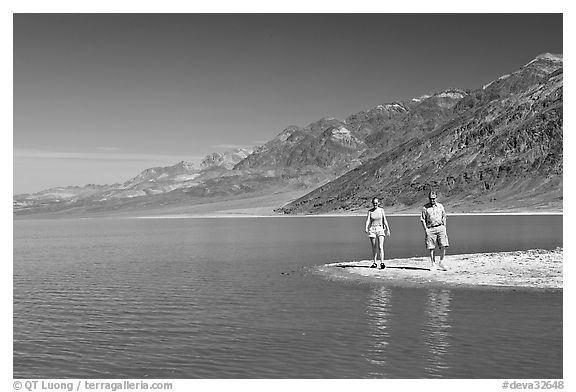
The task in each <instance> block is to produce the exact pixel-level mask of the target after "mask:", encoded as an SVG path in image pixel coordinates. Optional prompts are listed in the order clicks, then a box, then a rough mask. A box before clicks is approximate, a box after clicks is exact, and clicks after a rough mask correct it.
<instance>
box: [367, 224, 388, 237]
mask: <svg viewBox="0 0 576 392" xmlns="http://www.w3.org/2000/svg"><path fill="white" fill-rule="evenodd" d="M385 235H386V234H384V227H382V226H370V227H369V228H368V237H370V238H376V237H378V236H385Z"/></svg>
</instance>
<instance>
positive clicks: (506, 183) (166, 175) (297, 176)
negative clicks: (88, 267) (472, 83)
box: [14, 54, 563, 215]
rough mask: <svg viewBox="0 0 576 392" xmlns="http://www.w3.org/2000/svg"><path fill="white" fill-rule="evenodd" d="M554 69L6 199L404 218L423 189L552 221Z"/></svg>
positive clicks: (557, 151) (552, 61)
mask: <svg viewBox="0 0 576 392" xmlns="http://www.w3.org/2000/svg"><path fill="white" fill-rule="evenodd" d="M562 65H563V64H562V56H561V55H559V56H557V55H550V54H546V55H542V56H538V57H537V58H536V59H534V60H532V61H531V62H529V63H528V64H526V65H525V66H523V67H521V68H520V69H518V70H517V71H515V72H513V73H511V74H507V75H504V76H502V77H500V78H498V79H497V80H494V81H492V82H490V83H488V84H486V85H484V86H483V87H480V88H478V89H476V90H467V91H464V90H460V89H454V88H451V89H447V90H445V91H441V92H438V93H435V94H428V95H423V96H421V97H417V98H413V99H410V100H406V101H401V102H392V103H387V104H381V105H377V106H375V107H374V108H371V109H368V110H364V111H361V112H358V113H355V114H352V115H350V116H348V117H347V118H345V119H343V120H338V119H335V118H323V119H320V120H318V121H316V122H314V123H312V124H310V125H308V126H306V127H299V126H290V127H288V128H286V129H285V130H283V131H282V132H281V133H280V134H278V136H276V137H275V138H274V139H272V140H270V141H269V142H267V143H265V144H264V145H262V146H259V147H256V148H255V149H240V150H234V151H229V152H226V153H222V154H219V153H212V154H210V155H208V156H206V157H205V159H204V160H203V161H202V162H201V163H200V165H199V167H196V166H194V165H192V164H190V163H187V162H180V163H178V164H176V165H174V166H169V167H157V168H150V169H146V170H144V171H143V172H142V173H140V174H139V175H137V176H136V177H134V178H132V179H130V180H128V181H126V182H124V183H122V184H113V185H87V186H85V187H62V188H52V189H49V190H46V191H42V192H38V193H35V194H26V195H16V196H15V197H14V212H15V214H17V215H20V214H32V213H37V212H43V213H45V212H62V211H63V212H65V211H81V212H87V213H89V212H94V211H118V210H122V209H137V208H140V209H148V208H153V207H157V206H170V205H190V204H194V203H209V202H212V201H218V202H222V200H224V199H229V198H236V199H242V198H249V197H254V196H255V195H265V194H278V193H279V192H280V193H281V192H289V193H290V192H291V193H290V194H298V195H302V194H303V193H304V192H305V191H306V190H309V191H312V192H311V193H309V194H308V195H306V196H304V197H301V198H300V199H298V200H295V201H294V202H292V203H290V204H288V205H286V206H284V207H283V208H281V209H279V210H278V211H279V212H282V213H323V212H335V211H356V210H359V209H360V210H363V209H365V207H366V206H367V201H369V199H370V198H371V197H372V196H374V195H378V196H380V198H381V199H383V201H384V202H385V204H386V205H387V206H388V207H389V208H392V209H396V210H412V209H414V208H417V206H418V205H419V204H420V203H421V202H422V200H423V197H424V195H425V193H426V190H428V189H429V188H430V187H435V188H439V190H440V191H441V192H442V196H443V198H445V199H446V198H447V199H448V200H450V201H451V203H452V205H453V206H454V207H456V208H457V209H460V210H462V211H463V212H467V211H474V210H479V211H482V210H502V209H504V210H506V209H510V208H512V207H518V208H523V209H533V208H544V209H553V210H561V209H562V98H563V97H562ZM287 194H288V193H287ZM258 197H259V196H258ZM278 200H279V199H278ZM279 207H280V206H279Z"/></svg>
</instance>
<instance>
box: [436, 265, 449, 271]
mask: <svg viewBox="0 0 576 392" xmlns="http://www.w3.org/2000/svg"><path fill="white" fill-rule="evenodd" d="M438 269H439V270H441V271H448V268H446V266H445V265H444V264H442V263H440V264H438Z"/></svg>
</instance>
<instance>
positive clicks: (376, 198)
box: [372, 196, 380, 203]
mask: <svg viewBox="0 0 576 392" xmlns="http://www.w3.org/2000/svg"><path fill="white" fill-rule="evenodd" d="M374 200H378V197H376V196H374V197H373V198H372V203H374ZM378 201H380V200H378Z"/></svg>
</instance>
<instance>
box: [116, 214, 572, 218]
mask: <svg viewBox="0 0 576 392" xmlns="http://www.w3.org/2000/svg"><path fill="white" fill-rule="evenodd" d="M550 215H553V216H558V215H564V213H563V212H486V213H483V212H469V213H453V214H447V216H448V217H450V216H550ZM386 216H387V217H395V216H400V217H402V216H407V217H415V216H416V217H417V216H420V214H417V213H405V214H386ZM339 217H343V218H345V217H366V214H365V213H362V214H361V213H357V214H353V213H350V214H318V215H280V214H279V215H250V214H226V213H222V214H205V215H203V214H177V215H151V216H132V217H130V216H127V217H121V218H125V219H191V218H339Z"/></svg>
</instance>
